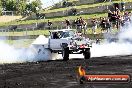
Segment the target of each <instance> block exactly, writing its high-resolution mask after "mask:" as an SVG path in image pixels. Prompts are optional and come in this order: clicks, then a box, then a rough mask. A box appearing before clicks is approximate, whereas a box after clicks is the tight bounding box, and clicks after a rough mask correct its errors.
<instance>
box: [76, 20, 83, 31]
mask: <svg viewBox="0 0 132 88" xmlns="http://www.w3.org/2000/svg"><path fill="white" fill-rule="evenodd" d="M75 23H76V26H77V32H79V33H81V32H82V25H81V20H80V19H79V18H77V20H76V22H75Z"/></svg>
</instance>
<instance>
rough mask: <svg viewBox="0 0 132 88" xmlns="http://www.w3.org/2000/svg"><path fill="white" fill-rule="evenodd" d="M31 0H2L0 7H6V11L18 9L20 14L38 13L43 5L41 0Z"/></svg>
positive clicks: (0, 0)
mask: <svg viewBox="0 0 132 88" xmlns="http://www.w3.org/2000/svg"><path fill="white" fill-rule="evenodd" d="M28 1H29V0H0V6H1V7H0V8H4V11H16V12H17V13H18V14H19V15H29V14H30V13H32V12H33V13H36V12H37V11H38V10H40V9H41V8H42V7H41V5H42V3H41V1H40V0H34V1H32V2H31V3H29V2H28Z"/></svg>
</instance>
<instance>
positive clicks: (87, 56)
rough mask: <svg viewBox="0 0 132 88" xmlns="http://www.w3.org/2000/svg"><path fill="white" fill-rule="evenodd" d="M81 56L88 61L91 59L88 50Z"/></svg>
mask: <svg viewBox="0 0 132 88" xmlns="http://www.w3.org/2000/svg"><path fill="white" fill-rule="evenodd" d="M83 55H84V59H90V57H91V53H90V49H85V51H84V53H83Z"/></svg>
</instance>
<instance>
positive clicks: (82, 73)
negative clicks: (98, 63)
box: [78, 66, 86, 76]
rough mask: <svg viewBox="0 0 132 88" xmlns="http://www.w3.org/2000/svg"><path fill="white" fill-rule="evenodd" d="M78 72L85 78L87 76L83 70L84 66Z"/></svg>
mask: <svg viewBox="0 0 132 88" xmlns="http://www.w3.org/2000/svg"><path fill="white" fill-rule="evenodd" d="M78 71H79V75H80V76H85V75H86V71H85V70H84V69H83V68H82V66H79V69H78Z"/></svg>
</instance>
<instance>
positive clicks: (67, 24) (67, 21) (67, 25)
mask: <svg viewBox="0 0 132 88" xmlns="http://www.w3.org/2000/svg"><path fill="white" fill-rule="evenodd" d="M65 22H66V28H67V29H70V25H71V24H70V21H69V20H66V19H65Z"/></svg>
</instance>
